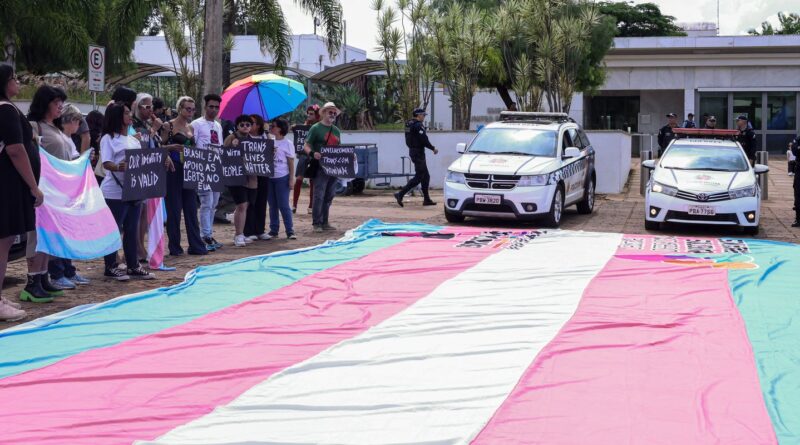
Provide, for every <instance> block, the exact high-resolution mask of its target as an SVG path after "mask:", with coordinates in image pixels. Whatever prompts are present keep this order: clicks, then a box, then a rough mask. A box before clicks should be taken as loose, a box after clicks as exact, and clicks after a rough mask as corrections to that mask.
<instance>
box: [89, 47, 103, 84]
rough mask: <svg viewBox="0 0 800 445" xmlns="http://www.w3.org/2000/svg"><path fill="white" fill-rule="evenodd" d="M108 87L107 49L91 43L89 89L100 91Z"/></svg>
mask: <svg viewBox="0 0 800 445" xmlns="http://www.w3.org/2000/svg"><path fill="white" fill-rule="evenodd" d="M105 89H106V49H105V48H103V47H102V46H94V45H89V91H95V92H98V93H101V92H103V91H104V90H105Z"/></svg>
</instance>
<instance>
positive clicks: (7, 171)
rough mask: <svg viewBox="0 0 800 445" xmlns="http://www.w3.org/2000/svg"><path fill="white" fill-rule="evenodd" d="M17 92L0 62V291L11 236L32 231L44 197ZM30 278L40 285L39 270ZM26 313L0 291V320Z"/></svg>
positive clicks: (7, 69)
mask: <svg viewBox="0 0 800 445" xmlns="http://www.w3.org/2000/svg"><path fill="white" fill-rule="evenodd" d="M17 94H19V83H18V82H17V76H16V74H15V73H14V68H13V67H12V66H11V65H8V64H5V63H3V64H0V190H2V193H0V293H1V292H2V283H3V280H4V279H5V275H6V266H7V264H8V252H9V250H10V249H11V246H12V245H13V244H14V239H15V238H16V237H17V236H18V235H23V234H25V233H26V232H28V233H30V232H34V233H35V230H36V212H35V211H34V207H38V206H40V205H41V204H42V202H43V201H44V195H43V194H42V192H41V190H39V185H38V183H39V170H40V160H39V150H38V148H37V147H36V144H34V143H33V130H32V129H31V125H30V124H29V123H28V120H27V119H25V116H24V115H23V114H22V111H20V110H19V109H18V108H17V107H16V105H14V104H13V103H12V102H11V99H12V98H13V97H14V96H16V95H17ZM31 281H33V282H34V283H38V286H36V287H38V288H41V274H40V275H37V276H32V275H31V274H28V285H29V286H30V285H31ZM26 287H28V286H26ZM42 293H44V291H43V290H42ZM48 297H49V296H48ZM49 298H50V300H52V297H49ZM26 316H27V314H26V313H25V311H23V310H21V306H20V305H19V303H15V302H12V301H10V300H8V299H6V298H5V297H3V296H2V295H0V321H16V320H20V319H22V318H25V317H26Z"/></svg>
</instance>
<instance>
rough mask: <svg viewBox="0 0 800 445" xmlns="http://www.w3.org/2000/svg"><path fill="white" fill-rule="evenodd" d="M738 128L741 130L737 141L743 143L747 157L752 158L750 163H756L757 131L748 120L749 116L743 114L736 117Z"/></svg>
mask: <svg viewBox="0 0 800 445" xmlns="http://www.w3.org/2000/svg"><path fill="white" fill-rule="evenodd" d="M736 129H737V130H739V135H738V136H736V141H737V142H739V144H741V145H742V148H743V149H744V152H745V154H746V155H747V159H749V160H750V164H754V163H755V160H756V132H755V131H754V130H753V127H752V126H751V125H750V124H749V123H748V122H747V116H745V115H743V114H742V115H741V116H739V117H737V118H736Z"/></svg>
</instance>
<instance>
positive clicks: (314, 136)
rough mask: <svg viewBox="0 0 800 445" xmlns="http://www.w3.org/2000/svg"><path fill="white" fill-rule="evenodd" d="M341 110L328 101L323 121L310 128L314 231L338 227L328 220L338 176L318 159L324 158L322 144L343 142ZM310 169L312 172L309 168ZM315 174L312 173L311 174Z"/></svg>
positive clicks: (307, 172)
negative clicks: (338, 125) (340, 125)
mask: <svg viewBox="0 0 800 445" xmlns="http://www.w3.org/2000/svg"><path fill="white" fill-rule="evenodd" d="M340 113H341V111H340V110H339V108H337V107H336V104H334V103H333V102H328V103H326V104H325V105H324V106H323V107H322V108H321V109H320V116H321V117H322V120H321V121H320V122H318V123H316V124H314V125H313V126H312V127H311V129H309V130H308V136H306V144H305V147H304V150H305V152H306V154H307V155H309V156H310V161H309V163H308V166H307V170H306V174H308V175H309V176H310V177H312V178H313V179H314V203H313V206H312V208H313V211H312V219H313V225H314V232H316V233H320V232H322V231H324V230H336V228H335V227H333V226H332V225H330V224H329V223H328V215H329V213H330V208H331V204H333V197H334V196H336V181H337V180H338V178H336V177H335V176H329V175H328V174H327V173H325V170H324V169H322V168H320V167H319V159H320V158H321V157H322V155H321V154H320V149H321V148H322V147H323V146H330V145H338V144H339V143H340V142H341V131H340V130H339V128H338V127H336V125H334V124H333V123H334V121H335V120H336V117H337V116H339V114H340ZM309 169H310V170H311V171H310V172H309V171H308V170H309ZM311 173H313V176H312V175H311Z"/></svg>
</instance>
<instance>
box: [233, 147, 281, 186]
mask: <svg viewBox="0 0 800 445" xmlns="http://www.w3.org/2000/svg"><path fill="white" fill-rule="evenodd" d="M238 148H239V149H240V150H241V151H242V153H243V154H244V169H245V172H247V174H248V175H256V176H266V177H268V178H271V177H272V175H273V172H274V171H275V141H273V140H272V139H251V138H248V139H242V140H241V141H239V147H238Z"/></svg>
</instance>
